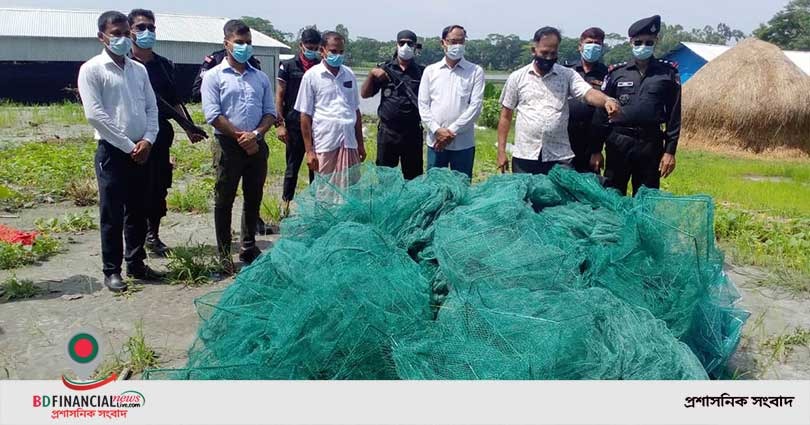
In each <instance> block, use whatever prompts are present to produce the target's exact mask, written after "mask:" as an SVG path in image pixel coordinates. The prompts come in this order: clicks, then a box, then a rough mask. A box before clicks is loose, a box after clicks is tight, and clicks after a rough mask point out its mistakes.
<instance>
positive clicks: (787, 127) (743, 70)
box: [683, 38, 810, 156]
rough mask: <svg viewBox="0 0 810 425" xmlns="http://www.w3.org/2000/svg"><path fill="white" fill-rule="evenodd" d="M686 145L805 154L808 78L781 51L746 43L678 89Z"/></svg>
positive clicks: (808, 148)
mask: <svg viewBox="0 0 810 425" xmlns="http://www.w3.org/2000/svg"><path fill="white" fill-rule="evenodd" d="M683 133H684V139H685V141H686V142H687V143H695V144H701V145H704V146H709V147H714V148H717V149H718V150H722V149H723V148H727V149H730V150H739V149H745V150H750V151H753V152H757V153H759V152H777V153H778V152H780V151H781V152H786V151H787V152H796V153H800V154H801V156H806V155H807V154H810V77H808V76H807V75H805V74H804V72H802V70H801V69H799V68H798V67H797V66H796V65H795V64H793V62H791V61H790V59H788V58H787V56H785V55H784V53H782V51H781V50H780V49H779V48H778V47H776V46H774V45H772V44H770V43H766V42H764V41H761V40H757V39H754V38H749V39H746V40H744V41H742V42H740V43H739V44H737V45H736V46H735V47H733V48H731V49H729V50H728V51H727V52H725V53H723V54H722V55H720V56H718V57H717V58H716V59H715V60H713V61H711V62H709V63H708V64H706V65H705V66H704V67H703V68H701V69H700V71H699V72H697V73H696V74H695V75H694V77H692V78H691V79H690V80H689V82H688V83H687V84H685V85H684V87H683Z"/></svg>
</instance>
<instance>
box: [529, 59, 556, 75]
mask: <svg viewBox="0 0 810 425" xmlns="http://www.w3.org/2000/svg"><path fill="white" fill-rule="evenodd" d="M534 63H535V64H537V69H539V70H540V72H542V73H543V74H545V73H548V72H549V71H551V68H554V64H555V63H557V58H554V59H546V58H543V57H540V56H535V57H534Z"/></svg>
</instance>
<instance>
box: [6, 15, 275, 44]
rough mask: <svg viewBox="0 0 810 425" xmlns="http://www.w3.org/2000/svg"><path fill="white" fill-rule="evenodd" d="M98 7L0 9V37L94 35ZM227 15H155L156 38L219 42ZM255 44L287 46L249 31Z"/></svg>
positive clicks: (77, 36)
mask: <svg viewBox="0 0 810 425" xmlns="http://www.w3.org/2000/svg"><path fill="white" fill-rule="evenodd" d="M101 13H102V12H101V11H97V10H53V9H18V8H0V37H2V36H10V37H45V38H49V37H53V38H96V33H97V32H98V31H97V27H96V25H97V20H98V16H99V15H100V14H101ZM227 20H228V18H220V17H213V16H186V15H171V14H160V13H156V14H155V21H156V25H157V33H158V40H167V41H179V42H187V43H209V44H210V43H214V44H219V43H222V27H223V26H224V25H225V22H227ZM252 35H253V45H254V46H257V47H276V48H288V46H287V45H286V44H284V43H282V42H280V41H278V40H276V39H274V38H271V37H268V36H266V35H264V34H262V33H260V32H258V31H252Z"/></svg>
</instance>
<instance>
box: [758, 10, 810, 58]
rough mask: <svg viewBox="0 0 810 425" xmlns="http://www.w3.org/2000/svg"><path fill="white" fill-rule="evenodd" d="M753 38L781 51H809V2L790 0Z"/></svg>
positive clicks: (761, 26)
mask: <svg viewBox="0 0 810 425" xmlns="http://www.w3.org/2000/svg"><path fill="white" fill-rule="evenodd" d="M754 36H756V37H757V38H759V39H761V40H764V41H767V42H769V43H773V44H776V45H777V46H779V47H781V48H783V49H789V50H810V0H792V1H791V2H790V3H788V5H787V6H785V8H784V9H782V10H781V11H779V12H778V13H777V14H776V15H774V17H773V18H771V20H770V21H768V23H767V24H762V25H760V26H759V28H758V29H757V30H756V31H754Z"/></svg>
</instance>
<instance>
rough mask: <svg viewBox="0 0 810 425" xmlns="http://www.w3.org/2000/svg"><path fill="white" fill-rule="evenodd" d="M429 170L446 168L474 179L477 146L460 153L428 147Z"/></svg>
mask: <svg viewBox="0 0 810 425" xmlns="http://www.w3.org/2000/svg"><path fill="white" fill-rule="evenodd" d="M427 157H428V168H446V167H450V169H451V170H454V171H458V172H461V173H464V174H466V175H467V177H468V178H470V179H472V172H473V165H474V164H475V146H473V147H471V148H468V149H462V150H460V151H451V150H447V149H445V150H443V151H441V152H439V151H437V150H436V149H433V148H431V147H430V146H428V154H427Z"/></svg>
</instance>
